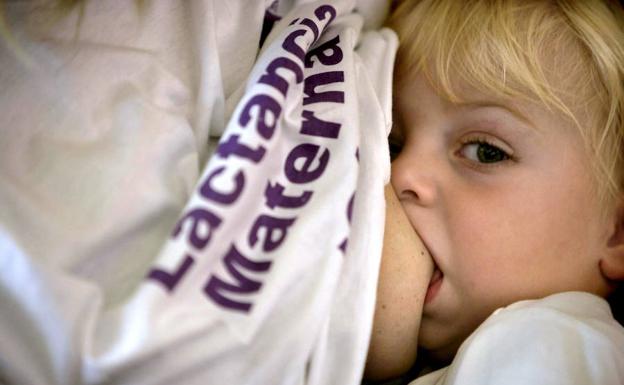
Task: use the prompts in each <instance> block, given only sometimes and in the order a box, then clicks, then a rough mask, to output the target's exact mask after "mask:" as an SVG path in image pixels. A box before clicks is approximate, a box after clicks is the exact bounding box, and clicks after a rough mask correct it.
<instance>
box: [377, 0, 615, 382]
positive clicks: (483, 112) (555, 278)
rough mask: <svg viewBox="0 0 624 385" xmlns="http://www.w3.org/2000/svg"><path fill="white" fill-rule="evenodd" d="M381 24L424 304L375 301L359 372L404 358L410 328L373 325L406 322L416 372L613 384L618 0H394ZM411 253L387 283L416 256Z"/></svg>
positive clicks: (401, 368) (397, 174) (402, 366)
mask: <svg viewBox="0 0 624 385" xmlns="http://www.w3.org/2000/svg"><path fill="white" fill-rule="evenodd" d="M389 24H390V26H391V27H392V28H393V29H394V30H395V31H396V32H397V33H398V35H399V40H400V48H399V53H398V60H397V65H396V74H395V78H396V79H398V81H397V82H396V86H395V113H396V114H395V128H394V129H393V132H392V134H391V139H390V143H391V149H394V152H395V154H394V161H393V164H392V178H391V182H392V186H393V188H394V191H395V192H396V195H397V197H398V200H399V201H400V203H401V207H402V208H403V210H404V212H405V215H406V216H407V219H408V220H409V222H410V224H411V226H412V227H413V228H414V229H415V230H416V232H417V233H418V234H419V235H420V237H421V238H422V241H423V243H424V245H425V246H426V249H427V250H428V251H429V252H430V254H431V258H432V261H433V264H434V267H433V273H432V274H431V279H430V281H429V285H428V287H427V288H426V294H425V295H424V306H423V307H422V313H420V310H421V309H420V308H419V306H417V305H416V306H411V307H409V308H407V307H406V308H405V311H404V312H402V313H401V312H395V313H394V314H395V316H393V317H386V318H383V317H381V318H380V317H379V316H378V315H377V316H376V320H375V333H374V334H373V341H372V342H373V343H372V348H371V352H370V353H369V358H370V357H371V354H372V355H373V356H375V355H376V357H375V358H377V359H378V358H379V357H382V358H384V360H385V362H386V363H390V364H388V365H386V366H385V369H384V366H379V365H372V364H370V363H369V367H368V368H367V374H368V375H369V377H371V378H388V377H392V376H396V375H399V374H401V373H403V372H405V371H406V370H407V369H408V368H409V366H410V365H411V364H412V363H413V361H414V359H415V357H416V341H415V339H413V338H409V336H408V337H407V338H405V339H403V340H400V339H397V338H395V339H393V340H392V341H391V342H388V341H387V340H384V338H386V339H388V338H390V337H391V336H393V332H392V331H393V330H398V329H400V328H401V327H402V326H404V325H406V324H409V325H410V327H411V328H412V329H413V328H414V327H415V326H414V325H417V326H418V325H419V332H418V334H417V344H418V347H419V349H420V350H419V355H418V362H419V365H417V368H419V369H418V370H420V372H419V373H415V376H417V377H419V378H418V379H417V380H415V381H414V382H413V384H418V385H421V384H434V383H435V384H470V385H473V384H622V383H624V328H622V326H621V325H620V324H618V323H617V321H616V320H615V319H614V318H613V316H612V312H611V310H610V308H609V304H608V302H607V301H606V300H605V298H609V296H612V295H613V293H614V291H615V290H616V289H617V287H618V286H619V285H620V282H621V281H622V280H623V279H624V140H623V136H624V27H623V24H624V17H623V11H622V6H621V4H619V3H617V2H607V1H580V0H576V1H575V0H565V1H564V0H558V1H545V0H541V1H513V0H488V1H467V2H464V1H455V0H449V1H433V0H423V1H405V2H403V3H402V4H400V5H399V6H398V8H397V9H396V10H395V11H394V13H393V15H392V16H391V18H390V21H389ZM401 247H402V246H398V248H399V249H400V248H401ZM406 247H407V246H406ZM415 254H418V253H415ZM388 257H389V256H388V255H387V254H386V255H385V256H384V258H385V259H386V261H385V262H384V263H386V264H388V263H389V264H392V262H391V261H390V262H388ZM414 258H421V257H418V256H415V257H414ZM404 262H405V260H404V259H403V260H401V263H404ZM423 265H424V267H422V266H423ZM405 266H407V267H403V268H402V267H398V268H395V269H386V273H387V272H390V273H391V274H394V276H391V277H389V276H387V275H386V276H384V275H383V274H384V270H383V269H382V278H381V282H382V283H383V282H384V280H385V281H386V282H387V281H397V282H400V280H401V279H406V278H405V277H409V275H410V271H409V269H410V268H413V269H414V271H413V272H414V273H415V274H423V273H422V272H423V271H425V272H426V271H427V269H428V267H427V266H426V262H424V263H423V264H421V265H419V264H418V263H415V264H413V265H405ZM410 266H412V267H410ZM380 294H381V296H380V298H379V302H380V303H385V304H388V303H392V299H388V298H384V297H383V293H380ZM394 295H395V296H397V298H398V297H399V296H398V295H397V294H396V292H395V293H394ZM421 297H422V296H421ZM415 298H416V297H415ZM418 298H420V297H418ZM418 298H416V300H417V299H418ZM416 302H417V301H416ZM421 302H422V301H421ZM385 306H386V305H384V308H383V309H381V308H380V307H378V313H383V312H384V311H386V309H385ZM380 319H381V320H382V321H380ZM384 341H385V342H386V344H385V345H384ZM380 349H381V350H380ZM379 351H381V353H379ZM376 352H377V354H376ZM406 357H407V358H406ZM377 362H379V361H378V360H377ZM393 362H394V363H397V362H398V364H394V365H393V364H392V363H393ZM371 367H372V369H371ZM425 367H426V368H429V370H427V369H425V370H422V368H425ZM436 369H437V370H436ZM431 370H435V371H433V372H432V373H429V374H426V375H423V373H424V372H426V371H431Z"/></svg>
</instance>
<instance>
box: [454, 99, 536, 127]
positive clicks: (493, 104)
mask: <svg viewBox="0 0 624 385" xmlns="http://www.w3.org/2000/svg"><path fill="white" fill-rule="evenodd" d="M456 105H457V106H458V107H459V108H462V109H464V108H465V109H468V110H476V109H481V108H496V109H499V110H503V111H505V112H506V113H508V114H511V115H512V116H514V117H515V118H516V119H518V120H520V121H522V122H523V123H524V124H526V125H528V126H529V127H531V128H535V129H537V127H536V125H535V124H534V123H533V121H531V119H529V117H528V116H527V114H526V113H523V112H522V111H521V110H520V109H519V108H517V107H516V106H514V105H513V104H512V103H506V102H504V101H500V100H490V99H482V100H481V99H479V100H470V101H465V102H460V103H457V104H456Z"/></svg>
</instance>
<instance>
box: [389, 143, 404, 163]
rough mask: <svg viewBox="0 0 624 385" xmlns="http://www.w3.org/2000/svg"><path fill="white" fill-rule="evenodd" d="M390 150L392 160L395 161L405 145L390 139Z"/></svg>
mask: <svg viewBox="0 0 624 385" xmlns="http://www.w3.org/2000/svg"><path fill="white" fill-rule="evenodd" d="M388 148H389V149H390V160H391V161H393V160H394V159H396V157H397V156H399V153H400V152H401V150H402V149H403V144H401V143H400V142H398V141H397V140H395V139H394V138H389V140H388Z"/></svg>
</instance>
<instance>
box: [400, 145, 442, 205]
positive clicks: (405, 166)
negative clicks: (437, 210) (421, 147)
mask: <svg viewBox="0 0 624 385" xmlns="http://www.w3.org/2000/svg"><path fill="white" fill-rule="evenodd" d="M435 169H436V168H435V164H434V161H433V160H431V159H427V157H425V156H422V155H421V156H418V155H415V154H404V153H402V154H400V155H399V156H398V157H397V158H396V159H395V160H394V162H392V172H391V174H390V181H391V183H392V186H393V187H394V190H395V191H396V193H397V196H398V197H399V200H401V202H404V203H407V202H410V203H414V204H417V205H420V206H424V207H427V206H432V205H433V204H435V202H436V200H437V196H438V191H437V189H438V188H437V183H436V180H435V175H436V172H435Z"/></svg>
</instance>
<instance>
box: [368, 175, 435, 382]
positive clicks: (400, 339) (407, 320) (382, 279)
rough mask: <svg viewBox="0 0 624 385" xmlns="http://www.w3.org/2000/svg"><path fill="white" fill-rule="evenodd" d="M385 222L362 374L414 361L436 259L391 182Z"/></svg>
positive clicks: (381, 374)
mask: <svg viewBox="0 0 624 385" xmlns="http://www.w3.org/2000/svg"><path fill="white" fill-rule="evenodd" d="M385 196H386V225H385V231H384V247H383V255H382V259H381V267H380V271H379V282H378V286H377V303H376V308H375V318H374V321H373V331H372V335H371V342H370V346H369V352H368V358H367V362H366V369H365V373H364V376H365V378H367V379H371V380H380V379H388V378H393V377H397V376H399V375H401V374H403V373H404V372H406V371H407V370H408V369H409V368H410V367H411V366H412V365H413V364H414V362H415V361H416V352H417V346H418V330H419V327H420V318H421V313H422V308H423V303H424V299H425V294H426V292H427V287H428V286H429V280H430V279H431V274H432V272H433V262H432V260H431V257H430V256H429V253H428V252H427V249H426V248H425V247H424V245H423V243H422V241H421V240H420V237H419V236H418V234H416V232H415V231H414V229H413V227H412V226H411V224H410V223H409V220H408V219H407V216H406V215H405V213H404V211H403V209H402V207H401V203H400V202H399V200H398V198H397V196H396V194H395V192H394V190H393V189H392V186H391V185H390V184H388V185H387V186H386V189H385Z"/></svg>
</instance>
